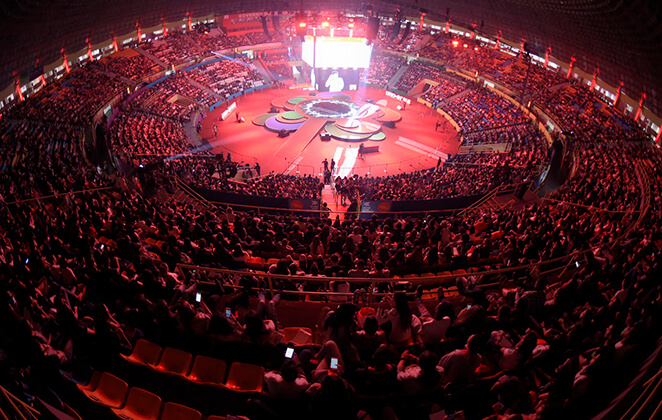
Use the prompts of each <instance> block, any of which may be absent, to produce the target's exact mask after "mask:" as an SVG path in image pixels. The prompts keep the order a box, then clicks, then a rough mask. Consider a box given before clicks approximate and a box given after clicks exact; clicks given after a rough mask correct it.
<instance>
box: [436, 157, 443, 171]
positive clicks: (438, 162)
mask: <svg viewBox="0 0 662 420" xmlns="http://www.w3.org/2000/svg"><path fill="white" fill-rule="evenodd" d="M441 163H442V162H441V157H439V160H438V161H437V171H438V170H439V168H440V167H441Z"/></svg>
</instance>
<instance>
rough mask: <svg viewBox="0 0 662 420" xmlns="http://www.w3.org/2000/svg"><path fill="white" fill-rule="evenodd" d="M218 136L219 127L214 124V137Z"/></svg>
mask: <svg viewBox="0 0 662 420" xmlns="http://www.w3.org/2000/svg"><path fill="white" fill-rule="evenodd" d="M216 137H218V127H216V124H214V138H216Z"/></svg>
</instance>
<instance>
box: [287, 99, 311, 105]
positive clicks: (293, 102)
mask: <svg viewBox="0 0 662 420" xmlns="http://www.w3.org/2000/svg"><path fill="white" fill-rule="evenodd" d="M308 99H310V98H290V99H288V100H287V103H288V104H290V105H296V104H300V103H301V102H303V101H307V100H308Z"/></svg>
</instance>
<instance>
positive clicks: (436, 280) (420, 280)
mask: <svg viewBox="0 0 662 420" xmlns="http://www.w3.org/2000/svg"><path fill="white" fill-rule="evenodd" d="M590 251H591V249H587V250H582V251H574V252H572V253H570V254H568V255H564V256H562V257H557V258H553V259H550V260H545V261H538V262H535V263H529V264H524V265H520V266H517V267H506V268H500V269H496V270H487V271H478V272H465V273H455V274H453V273H451V274H446V275H441V276H426V277H389V278H360V277H308V276H300V275H285V274H270V273H265V272H256V271H254V270H250V269H249V270H247V271H242V270H232V269H225V268H216V267H204V266H197V265H191V264H182V263H178V264H177V265H176V270H177V271H178V272H179V273H181V274H182V275H183V277H186V273H185V271H186V270H200V271H207V272H214V273H222V274H231V275H238V276H256V277H263V278H266V279H267V284H268V287H267V290H268V291H269V293H270V294H271V296H274V295H275V293H276V292H278V293H286V294H294V295H298V296H307V295H323V296H330V295H335V296H352V295H353V293H346V292H330V291H325V292H323V293H321V292H310V291H299V290H289V291H287V290H282V291H281V290H278V289H275V288H274V286H273V280H274V279H289V280H294V281H316V282H327V283H330V282H331V281H342V282H347V283H350V284H360V285H366V284H367V283H369V284H370V287H369V288H368V290H367V296H368V302H370V300H371V298H372V296H376V297H379V296H384V295H385V294H384V293H377V292H375V291H374V289H375V286H376V283H399V282H410V283H413V284H421V285H422V284H439V287H443V285H444V284H446V285H447V283H448V281H451V280H454V279H457V278H458V277H467V276H485V275H498V274H504V273H512V272H517V271H522V270H532V271H533V270H536V269H538V268H539V267H541V266H543V265H547V264H553V263H557V262H560V261H562V260H565V259H567V258H570V259H571V261H574V260H575V259H576V258H577V257H579V256H581V255H584V254H585V253H587V252H590ZM567 265H568V264H565V265H563V266H561V267H557V268H555V269H552V270H549V271H547V272H544V273H541V275H548V274H549V275H551V274H552V273H553V272H555V271H558V270H559V269H561V268H564V267H566V266H567ZM497 284H500V283H492V284H489V285H481V286H483V287H485V286H494V285H497ZM236 288H238V287H235V289H236ZM453 288H454V285H453V286H450V287H447V288H446V290H450V289H453Z"/></svg>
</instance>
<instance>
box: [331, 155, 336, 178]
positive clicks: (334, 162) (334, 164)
mask: <svg viewBox="0 0 662 420" xmlns="http://www.w3.org/2000/svg"><path fill="white" fill-rule="evenodd" d="M335 167H336V161H335V160H333V158H331V175H333V170H334V169H335Z"/></svg>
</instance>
